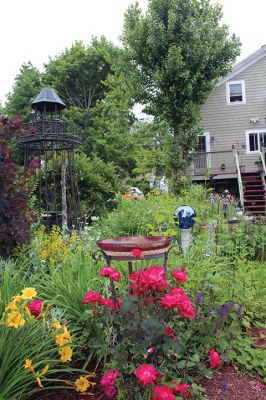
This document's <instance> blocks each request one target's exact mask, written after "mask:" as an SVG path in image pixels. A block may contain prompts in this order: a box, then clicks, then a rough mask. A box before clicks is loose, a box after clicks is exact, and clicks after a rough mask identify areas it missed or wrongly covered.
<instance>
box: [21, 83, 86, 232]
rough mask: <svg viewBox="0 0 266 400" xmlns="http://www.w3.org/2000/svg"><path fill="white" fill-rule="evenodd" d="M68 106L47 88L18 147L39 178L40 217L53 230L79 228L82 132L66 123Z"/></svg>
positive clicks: (29, 170) (28, 167) (35, 103)
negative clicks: (77, 162) (78, 166)
mask: <svg viewBox="0 0 266 400" xmlns="http://www.w3.org/2000/svg"><path fill="white" fill-rule="evenodd" d="M65 107H66V105H65V104H64V103H63V101H62V100H61V99H60V97H59V96H58V94H57V93H56V91H55V90H54V89H52V88H43V89H42V90H41V92H40V93H39V94H38V96H37V97H36V99H35V100H34V101H33V103H32V108H33V110H34V120H33V122H31V123H29V124H24V126H23V134H22V135H21V136H20V137H19V138H18V140H17V144H18V146H19V147H20V148H21V149H23V151H24V168H25V173H32V175H35V177H36V182H35V187H36V191H35V193H36V196H37V199H38V200H37V203H38V207H39V214H40V216H41V217H42V219H43V221H44V222H45V224H46V225H47V227H48V228H50V227H51V226H52V225H54V224H56V225H62V229H63V231H66V230H67V229H71V227H72V226H75V227H77V224H78V217H79V194H78V186H77V176H76V168H75V157H74V156H75V154H74V150H75V148H76V147H77V146H79V145H80V144H81V142H82V139H81V137H82V128H81V127H80V126H78V125H75V124H72V123H68V122H65V121H63V120H62V112H63V109H64V108H65Z"/></svg>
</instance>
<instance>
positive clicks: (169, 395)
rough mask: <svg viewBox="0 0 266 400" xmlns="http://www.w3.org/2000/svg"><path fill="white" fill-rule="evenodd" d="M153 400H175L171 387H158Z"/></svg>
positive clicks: (155, 389) (154, 391) (155, 388)
mask: <svg viewBox="0 0 266 400" xmlns="http://www.w3.org/2000/svg"><path fill="white" fill-rule="evenodd" d="M152 400H175V395H174V394H173V389H172V388H170V387H169V386H159V385H156V386H155V387H154V390H153V394H152Z"/></svg>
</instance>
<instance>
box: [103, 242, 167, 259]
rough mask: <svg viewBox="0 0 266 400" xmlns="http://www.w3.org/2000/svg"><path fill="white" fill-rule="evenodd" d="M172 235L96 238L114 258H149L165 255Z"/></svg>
mask: <svg viewBox="0 0 266 400" xmlns="http://www.w3.org/2000/svg"><path fill="white" fill-rule="evenodd" d="M171 241H172V237H171V236H131V237H119V238H111V239H100V240H96V244H97V246H98V247H99V248H100V249H101V251H102V252H103V253H105V254H106V255H107V256H108V257H110V258H111V259H112V260H124V261H134V260H149V259H152V258H160V257H164V255H165V253H166V252H167V251H168V250H169V246H170V243H171Z"/></svg>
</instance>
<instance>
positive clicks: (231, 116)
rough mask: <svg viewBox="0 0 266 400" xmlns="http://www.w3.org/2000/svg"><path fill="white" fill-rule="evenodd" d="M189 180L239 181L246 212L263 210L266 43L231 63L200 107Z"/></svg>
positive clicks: (265, 128)
mask: <svg viewBox="0 0 266 400" xmlns="http://www.w3.org/2000/svg"><path fill="white" fill-rule="evenodd" d="M201 115H202V128H203V131H204V133H203V134H201V135H199V142H198V146H197V153H196V157H195V160H194V163H193V165H192V167H191V175H192V179H193V181H201V180H204V179H206V175H208V174H212V177H213V179H214V180H216V181H217V183H218V181H220V182H222V181H223V182H224V184H225V185H226V182H227V183H228V184H229V183H230V182H231V183H232V182H233V181H234V182H235V183H238V187H239V195H240V201H241V203H242V205H244V208H245V211H246V212H247V213H250V214H252V213H260V214H261V213H264V212H265V193H266V191H265V189H266V186H265V146H266V46H262V47H261V48H260V49H259V50H257V51H256V52H255V53H253V54H251V55H250V56H249V57H247V58H246V59H244V60H243V61H241V62H240V63H239V64H237V65H235V67H233V69H232V70H231V72H230V73H229V74H228V75H227V76H226V77H224V78H222V79H221V80H220V81H218V83H217V85H216V87H215V89H214V90H213V92H212V93H211V95H210V96H209V98H208V100H207V102H206V103H205V104H204V106H203V107H202V112H201Z"/></svg>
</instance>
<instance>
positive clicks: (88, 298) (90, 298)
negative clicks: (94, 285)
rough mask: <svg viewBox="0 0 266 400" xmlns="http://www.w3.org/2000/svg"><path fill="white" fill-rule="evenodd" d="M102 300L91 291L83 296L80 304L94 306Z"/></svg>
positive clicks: (97, 294)
mask: <svg viewBox="0 0 266 400" xmlns="http://www.w3.org/2000/svg"><path fill="white" fill-rule="evenodd" d="M101 298H102V296H101V295H100V294H99V293H95V292H93V291H92V290H90V291H89V292H87V293H86V294H85V296H84V299H83V300H82V301H81V303H82V304H87V303H92V304H96V303H97V301H99V300H100V299H101Z"/></svg>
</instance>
